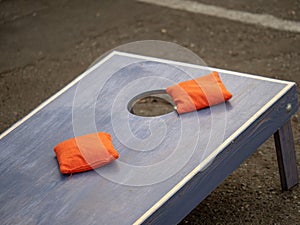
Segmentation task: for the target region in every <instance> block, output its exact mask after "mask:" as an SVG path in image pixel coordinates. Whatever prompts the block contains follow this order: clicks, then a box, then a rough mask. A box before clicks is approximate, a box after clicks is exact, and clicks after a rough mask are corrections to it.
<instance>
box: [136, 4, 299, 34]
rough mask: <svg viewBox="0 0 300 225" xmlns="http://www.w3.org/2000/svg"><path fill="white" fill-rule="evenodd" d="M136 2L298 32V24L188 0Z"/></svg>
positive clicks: (266, 15)
mask: <svg viewBox="0 0 300 225" xmlns="http://www.w3.org/2000/svg"><path fill="white" fill-rule="evenodd" d="M137 1H138V2H144V3H149V4H153V5H159V6H164V7H168V8H172V9H179V10H185V11H188V12H193V13H199V14H204V15H208V16H214V17H219V18H224V19H229V20H233V21H238V22H243V23H248V24H255V25H261V26H264V27H269V28H273V29H276V30H281V31H290V32H299V33H300V22H296V21H291V20H284V19H280V18H277V17H275V16H272V15H268V14H255V13H249V12H243V11H237V10H232V9H226V8H223V7H219V6H213V5H207V4H202V3H198V2H193V1H189V0H137Z"/></svg>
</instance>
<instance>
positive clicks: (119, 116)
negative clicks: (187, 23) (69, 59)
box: [0, 52, 297, 224]
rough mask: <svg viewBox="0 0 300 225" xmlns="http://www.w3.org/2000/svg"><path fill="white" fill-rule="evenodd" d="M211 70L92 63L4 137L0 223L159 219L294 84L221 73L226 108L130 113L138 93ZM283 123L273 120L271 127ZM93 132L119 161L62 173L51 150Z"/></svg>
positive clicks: (143, 61)
mask: <svg viewBox="0 0 300 225" xmlns="http://www.w3.org/2000/svg"><path fill="white" fill-rule="evenodd" d="M213 70H215V69H213V68H209V67H199V66H194V65H189V64H183V63H178V62H172V61H165V60H160V59H155V58H148V57H143V56H138V55H132V54H126V53H120V52H113V53H111V54H110V55H108V56H107V57H106V58H105V59H103V60H102V61H100V62H99V63H97V64H96V65H94V66H93V67H92V68H90V69H88V70H87V71H86V72H85V73H84V74H82V75H81V76H80V77H79V78H78V79H77V80H75V81H74V82H73V83H72V84H70V85H69V86H68V88H65V90H64V91H61V92H60V93H59V94H57V95H56V96H54V97H53V98H51V99H49V100H48V101H47V102H46V103H45V104H44V105H43V107H39V108H38V109H37V110H36V111H35V112H34V113H32V114H30V115H29V116H28V117H27V118H26V120H24V121H21V123H19V124H18V126H17V125H16V126H14V127H13V128H12V129H10V130H8V131H7V132H5V133H3V134H2V135H1V139H0V151H1V154H0V181H1V187H0V190H1V192H0V202H1V203H0V205H1V208H0V215H1V217H0V223H1V224H53V221H55V222H56V223H58V224H132V223H134V222H136V223H142V222H145V221H147V219H148V221H149V219H151V218H152V219H153V218H156V215H157V214H156V213H157V212H159V210H160V209H164V205H166V204H168V201H169V200H170V199H172V198H176V197H177V198H178V193H180V190H182V188H183V187H186V186H185V185H186V184H188V182H192V180H193V178H194V177H199V176H200V177H201V176H202V175H201V174H202V173H203V174H205V171H209V170H210V169H211V168H212V166H214V163H215V161H216V160H217V159H218V157H219V155H220V154H224V153H225V152H224V151H225V149H228V146H231V144H232V143H233V142H234V141H235V140H236V139H237V138H238V137H240V136H241V135H243V133H244V132H245V131H247V128H249V127H251V125H253V124H255V123H257V122H258V121H261V120H260V118H261V116H262V115H265V113H266V112H267V111H268V110H270V109H272V107H273V106H274V104H276V103H278V102H280V99H281V98H283V96H286V95H287V94H289V95H291V96H295V95H296V90H295V84H294V83H292V82H284V81H278V80H272V79H267V78H262V77H257V76H251V75H245V74H240V73H235V72H230V71H225V70H217V71H218V72H219V74H220V76H221V78H222V80H223V82H224V84H225V85H226V87H227V88H228V90H230V91H231V92H232V94H233V98H232V99H231V100H230V101H229V102H227V103H225V104H220V105H217V106H214V107H211V108H207V109H203V110H200V111H196V112H192V113H188V114H183V115H180V116H178V115H177V113H175V112H171V113H169V114H166V115H163V116H158V117H139V116H136V115H133V114H131V113H130V112H129V111H128V103H129V102H130V100H131V99H133V98H134V97H136V96H137V95H139V94H141V93H144V92H147V91H153V90H162V89H165V88H166V87H167V86H170V85H172V84H174V83H177V82H180V81H184V80H187V79H191V78H194V77H199V76H203V75H205V74H207V73H210V72H211V71H213ZM296 96H297V95H296ZM291 99H292V100H291V103H292V104H293V109H292V111H291V112H289V113H288V114H284V115H285V116H284V117H283V118H285V119H287V118H289V117H290V116H291V115H292V114H293V113H294V112H295V111H296V109H297V101H296V100H297V99H296V98H295V97H293V98H291ZM295 99H296V100H295ZM286 101H287V100H286V99H285V100H284V101H283V102H284V103H283V104H285V103H286ZM280 112H281V113H282V112H283V111H282V110H281V111H280ZM263 122H264V121H263ZM283 122H284V121H283ZM283 122H282V123H283ZM281 125H282V124H281V123H276V124H275V126H276V127H277V126H278V127H277V128H276V129H278V128H279V127H280V126H281ZM265 129H266V130H268V127H266V128H265ZM273 129H274V127H272V129H270V130H273ZM96 131H105V132H109V133H110V134H111V135H112V137H113V144H114V146H115V148H116V149H117V150H118V151H119V153H120V158H119V159H118V160H117V161H115V162H113V163H111V164H109V165H107V166H104V167H101V168H99V169H96V170H95V171H89V172H85V173H80V174H74V175H72V176H66V175H62V174H60V172H59V169H58V164H57V161H56V158H55V154H54V151H53V147H54V146H55V145H56V144H57V143H59V142H61V141H63V140H65V139H67V138H71V137H74V136H78V135H82V134H86V133H92V132H96ZM273 132H274V131H273ZM259 136H261V137H262V138H263V139H266V138H268V137H269V136H270V134H269V133H268V132H266V133H264V132H261V131H260V133H259ZM237 149H239V151H242V150H240V148H239V147H236V148H235V150H237ZM232 151H234V149H233V150H232ZM252 151H253V150H252V149H251V151H249V154H250V153H251V152H252ZM247 156H248V155H247ZM215 157H217V158H215ZM237 161H238V162H239V163H241V161H240V160H237ZM216 162H218V161H216ZM228 171H230V169H228ZM212 173H213V171H212ZM225 175H228V174H227V173H226V174H224V176H225ZM205 176H206V175H205ZM224 178H225V177H222V179H224ZM218 182H221V180H220V181H219V180H218ZM204 185H205V184H204ZM207 187H209V188H208V189H209V190H210V191H212V190H213V189H212V186H211V185H207ZM203 189H204V190H205V187H203ZM208 193H209V192H203V195H201V194H200V195H201V196H202V198H203V197H205V196H206V195H207V194H208ZM186 204H188V203H187V202H186ZM174 207H175V208H174V210H175V209H176V207H178V205H177V206H174ZM189 210H191V209H190V208H189V207H186V209H185V210H183V213H184V214H186V213H188V211H189ZM166 212H168V211H166ZM172 213H173V212H172ZM170 215H171V216H172V214H169V216H170ZM178 215H180V216H181V217H182V216H184V215H183V214H182V215H181V214H178ZM157 218H160V217H157ZM166 218H168V217H166ZM174 219H176V220H177V221H178V220H179V219H180V218H178V217H174ZM155 221H156V222H157V223H160V222H161V221H162V220H161V218H160V219H157V220H155ZM164 222H166V221H164ZM167 222H168V221H167Z"/></svg>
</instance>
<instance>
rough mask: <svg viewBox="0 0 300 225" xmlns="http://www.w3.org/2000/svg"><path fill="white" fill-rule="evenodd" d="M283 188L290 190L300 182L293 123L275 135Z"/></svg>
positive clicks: (289, 122)
mask: <svg viewBox="0 0 300 225" xmlns="http://www.w3.org/2000/svg"><path fill="white" fill-rule="evenodd" d="M274 139H275V147H276V154H277V161H278V167H279V174H280V181H281V188H282V189H283V190H289V189H290V188H292V187H293V186H295V185H296V184H298V182H299V178H298V169H297V160H296V154H295V144H294V137H293V131H292V127H291V121H290V120H289V121H288V122H287V123H286V124H285V125H283V126H282V127H281V128H280V129H279V130H278V131H276V132H275V133H274Z"/></svg>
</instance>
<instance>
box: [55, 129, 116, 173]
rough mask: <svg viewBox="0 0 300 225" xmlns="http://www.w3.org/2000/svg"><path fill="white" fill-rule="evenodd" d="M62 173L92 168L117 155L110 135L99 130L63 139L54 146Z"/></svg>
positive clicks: (113, 158) (108, 161)
mask: <svg viewBox="0 0 300 225" xmlns="http://www.w3.org/2000/svg"><path fill="white" fill-rule="evenodd" d="M54 152H55V153H56V158H57V160H58V163H59V168H60V172H61V173H63V174H70V173H78V172H83V171H87V170H92V169H95V168H98V167H100V166H103V165H105V164H108V163H110V162H112V161H113V160H115V159H117V158H118V157H119V154H118V152H117V151H116V150H115V148H114V146H113V144H112V140H111V136H110V134H108V133H104V132H99V133H93V134H87V135H83V136H78V137H75V138H71V139H68V140H65V141H63V142H61V143H59V144H58V145H56V146H55V147H54Z"/></svg>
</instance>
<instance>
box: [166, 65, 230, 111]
mask: <svg viewBox="0 0 300 225" xmlns="http://www.w3.org/2000/svg"><path fill="white" fill-rule="evenodd" d="M166 91H167V93H168V94H169V95H170V96H171V97H172V99H173V101H174V103H175V104H176V107H177V112H178V113H179V114H182V113H186V112H191V111H195V110H198V109H202V108H206V107H209V106H212V105H216V104H219V103H221V102H224V101H227V100H229V99H230V98H231V97H232V94H231V93H230V92H229V91H228V90H227V89H226V87H225V86H224V84H223V83H222V80H221V78H220V76H219V74H218V72H215V71H214V72H212V73H210V74H208V75H206V76H203V77H199V78H196V79H193V80H188V81H184V82H181V83H178V84H176V85H174V86H171V87H168V88H167V90H166Z"/></svg>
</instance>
